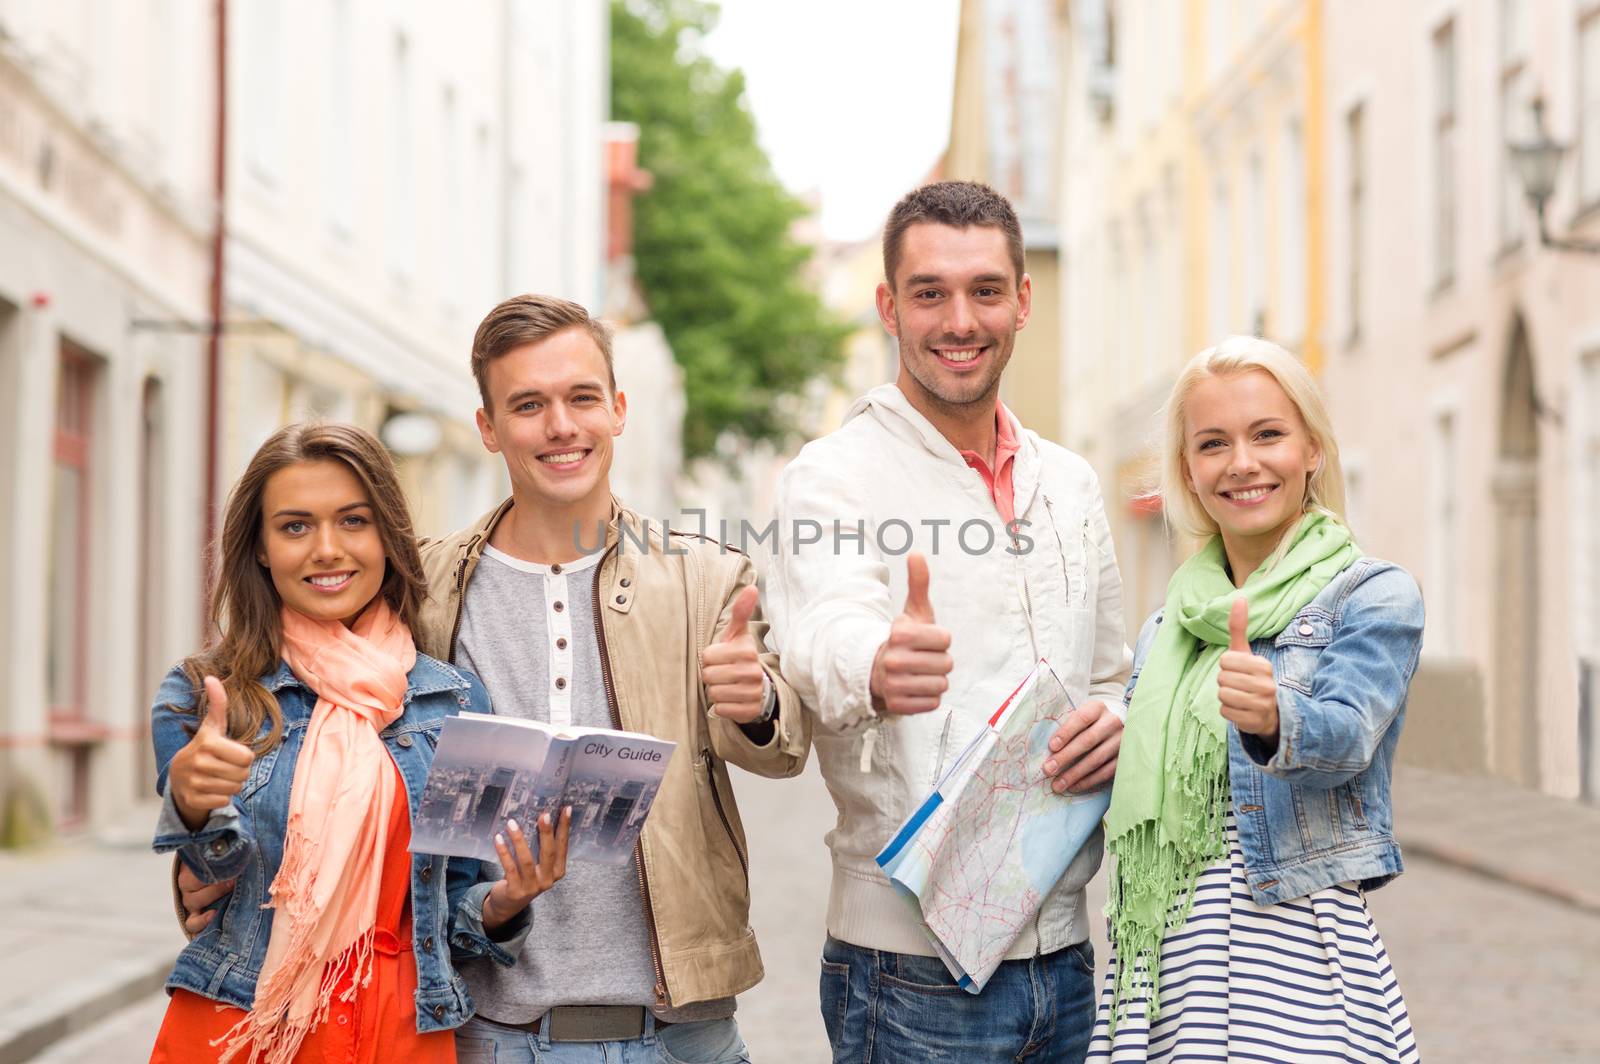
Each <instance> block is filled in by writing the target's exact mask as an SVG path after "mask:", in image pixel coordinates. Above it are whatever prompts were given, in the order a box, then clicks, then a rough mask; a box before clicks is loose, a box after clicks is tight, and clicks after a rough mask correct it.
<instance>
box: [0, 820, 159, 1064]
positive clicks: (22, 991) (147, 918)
mask: <svg viewBox="0 0 1600 1064" xmlns="http://www.w3.org/2000/svg"><path fill="white" fill-rule="evenodd" d="M156 809H157V807H156V805H155V804H154V803H149V804H139V805H135V806H133V807H131V808H130V809H129V810H128V812H127V815H126V816H125V817H123V818H120V819H119V823H118V825H117V826H116V827H115V828H114V829H113V830H110V831H105V832H100V833H97V834H96V835H95V836H93V837H91V838H84V839H75V840H72V841H69V842H63V843H59V844H57V845H55V846H51V847H48V848H44V849H40V850H30V851H24V852H20V853H18V852H14V851H8V850H0V912H3V913H4V914H5V919H4V920H3V921H0V958H4V961H3V963H0V1064H13V1062H15V1061H24V1060H28V1059H30V1058H32V1057H33V1056H34V1054H36V1053H38V1052H39V1051H40V1050H42V1049H43V1048H45V1047H46V1046H48V1045H50V1044H51V1043H53V1042H56V1041H57V1040H59V1039H61V1038H63V1037H65V1036H67V1035H69V1034H71V1033H73V1032H74V1031H77V1030H80V1029H82V1028H84V1027H88V1026H91V1025H93V1024H94V1023H96V1022H98V1021H99V1020H101V1019H104V1018H105V1017H106V1016H107V1015H109V1014H110V1013H112V1012H113V1011H115V1010H116V1009H117V1008H120V1007H121V1006H123V1005H126V1004H129V1003H130V1002H132V1001H135V1000H137V999H138V998H140V997H142V996H146V995H149V994H151V993H153V992H155V991H157V990H159V989H160V987H161V985H162V983H163V982H165V980H166V977H167V973H168V972H169V971H171V969H172V962H173V960H174V959H175V958H176V957H177V955H178V950H179V948H180V947H181V946H182V945H183V934H182V932H181V931H179V929H178V922H177V919H176V917H174V916H173V913H172V902H171V900H170V898H171V893H170V886H169V884H170V882H171V879H170V870H171V867H172V864H171V860H172V859H171V858H170V857H158V856H156V855H155V854H154V853H152V852H151V851H150V835H151V831H152V829H153V828H154V825H155V822H156Z"/></svg>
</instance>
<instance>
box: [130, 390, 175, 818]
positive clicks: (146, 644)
mask: <svg viewBox="0 0 1600 1064" xmlns="http://www.w3.org/2000/svg"><path fill="white" fill-rule="evenodd" d="M143 415H144V416H143V433H142V435H141V438H140V441H139V488H140V491H139V572H138V575H137V581H138V583H137V587H138V595H139V609H140V616H139V622H140V623H139V631H138V633H137V635H136V637H135V638H136V641H137V644H138V654H139V662H138V667H139V690H140V691H141V692H148V691H154V690H155V689H156V688H157V687H159V686H160V685H161V677H162V676H163V675H164V673H165V672H166V669H167V666H168V664H169V663H168V662H167V661H166V653H167V647H166V645H165V644H164V641H163V640H162V638H161V630H162V625H163V624H164V623H165V621H166V617H167V599H168V593H167V578H166V567H165V565H164V564H163V563H164V559H165V555H164V548H165V547H166V544H167V522H166V517H167V475H166V473H167V470H166V463H167V434H166V417H165V403H164V399H163V396H162V392H161V382H160V381H159V380H157V379H156V378H155V377H147V378H146V379H145V382H144V397H143ZM141 721H142V725H141V727H142V732H141V736H140V737H141V738H142V739H143V740H144V741H143V742H140V743H139V744H138V751H137V756H138V758H139V762H138V772H137V774H136V775H135V777H134V778H135V781H136V783H137V788H138V789H137V793H138V794H139V795H140V796H143V795H145V794H149V793H150V791H151V790H152V789H153V788H154V787H155V785H156V766H155V761H154V760H153V759H152V758H151V756H150V742H149V739H150V730H149V729H150V725H149V717H142V718H141Z"/></svg>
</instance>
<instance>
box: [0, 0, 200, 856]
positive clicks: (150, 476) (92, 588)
mask: <svg viewBox="0 0 1600 1064" xmlns="http://www.w3.org/2000/svg"><path fill="white" fill-rule="evenodd" d="M214 40H215V34H214V28H213V22H212V19H211V14H210V10H209V8H207V7H206V6H204V5H198V4H185V3H159V4H151V5H149V6H148V7H144V6H140V7H135V6H134V5H130V4H107V5H103V6H100V5H90V4H86V3H72V4H67V3H59V4H58V3H45V2H42V0H0V248H3V249H4V252H3V253H0V476H3V478H4V479H3V480H0V604H3V608H0V646H3V647H4V653H3V660H4V662H5V677H4V690H3V693H0V844H4V843H9V842H16V841H27V840H28V839H30V838H34V837H37V836H38V835H40V834H42V833H44V832H47V831H48V830H49V829H50V827H51V826H52V824H59V825H62V826H67V827H71V826H76V825H84V824H88V823H90V822H92V821H93V820H94V819H96V818H97V817H98V816H100V815H101V814H103V813H106V812H108V811H110V810H114V809H118V808H120V807H122V806H123V805H124V804H125V803H127V802H128V801H129V800H130V799H131V798H133V797H134V796H135V795H136V794H139V795H150V794H152V793H153V791H152V787H153V779H154V772H153V769H152V768H151V766H150V765H149V756H148V754H147V753H145V751H146V750H147V749H148V746H149V744H148V742H147V740H146V739H145V733H146V722H147V720H148V708H147V707H148V701H147V700H148V697H149V695H150V694H151V693H152V692H154V690H155V688H156V685H157V682H158V681H159V679H160V676H161V674H162V672H164V671H165V669H166V667H167V666H169V665H170V664H171V663H172V661H173V660H174V659H175V658H176V656H177V655H178V654H180V653H182V652H183V651H184V650H185V649H186V648H189V647H192V646H193V645H194V644H195V642H196V641H197V639H198V628H199V620H200V598H201V586H200V585H201V575H202V566H201V555H202V545H203V543H204V513H203V508H202V497H203V484H202V481H203V476H204V468H205V467H204V456H205V439H206V437H205V429H206V421H205V417H204V392H205V366H206V344H205V340H204V336H203V334H204V332H205V326H204V324H203V323H204V322H205V321H206V320H207V319H208V317H209V305H210V298H209V297H210V286H211V280H212V271H211V237H212V222H213V214H214V205H215V196H214V185H213V178H214V168H213V165H212V158H213V151H214V145H215V140H214V120H213V115H214V113H215V110H216V94H215V91H214V88H215V85H216V78H215V70H216V63H215V54H216V53H215V50H214V48H213V47H212V46H213V44H214Z"/></svg>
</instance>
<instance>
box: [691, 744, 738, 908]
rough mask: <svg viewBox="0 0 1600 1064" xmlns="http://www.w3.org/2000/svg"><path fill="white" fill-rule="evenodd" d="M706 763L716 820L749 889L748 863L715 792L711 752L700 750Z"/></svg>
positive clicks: (715, 777) (714, 767) (715, 778)
mask: <svg viewBox="0 0 1600 1064" xmlns="http://www.w3.org/2000/svg"><path fill="white" fill-rule="evenodd" d="M701 753H702V754H704V755H705V762H706V780H707V782H708V783H710V785H711V804H712V805H714V806H716V807H717V819H718V820H720V821H722V830H723V831H725V832H727V833H728V841H729V842H731V843H733V852H734V854H736V855H737V856H738V858H739V867H740V868H742V869H744V889H745V890H749V889H750V861H749V859H748V858H746V857H745V855H744V850H743V849H741V848H740V846H739V837H738V836H737V835H735V834H734V833H733V822H732V821H730V820H729V819H728V813H727V810H726V809H725V808H724V807H723V805H722V794H721V793H720V792H719V791H718V790H717V766H716V764H715V763H714V762H713V761H712V756H711V751H710V750H709V749H707V750H702V751H701Z"/></svg>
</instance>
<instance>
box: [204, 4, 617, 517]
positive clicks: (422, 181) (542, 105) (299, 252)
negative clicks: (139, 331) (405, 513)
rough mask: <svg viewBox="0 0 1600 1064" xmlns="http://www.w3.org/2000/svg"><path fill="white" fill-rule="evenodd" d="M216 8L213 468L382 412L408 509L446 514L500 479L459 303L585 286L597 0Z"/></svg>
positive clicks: (591, 211)
mask: <svg viewBox="0 0 1600 1064" xmlns="http://www.w3.org/2000/svg"><path fill="white" fill-rule="evenodd" d="M228 10H229V15H230V19H231V25H230V34H229V55H228V70H229V75H228V77H229V101H230V104H231V105H232V106H231V117H230V120H229V121H230V126H229V131H228V194H227V223H226V224H227V234H228V243H227V248H226V260H227V302H228V314H229V317H230V320H231V321H235V322H238V323H239V328H237V329H236V330H234V331H232V332H230V333H229V338H228V344H227V352H226V357H225V373H224V379H223V384H224V389H225V408H224V419H223V420H224V424H225V425H226V426H227V427H228V432H227V438H226V449H225V458H224V461H223V467H222V468H223V476H224V479H225V480H231V479H232V477H233V476H235V475H236V474H237V473H238V472H239V470H241V469H242V468H243V466H244V463H245V462H247V461H248V460H249V457H250V455H251V454H252V453H254V450H255V448H256V447H257V445H258V444H259V443H260V442H261V441H262V440H263V439H264V438H265V437H266V436H267V435H268V434H270V433H271V432H272V431H273V430H274V429H276V428H277V427H279V426H280V425H282V424H284V423H286V422H288V421H292V420H296V419H299V418H302V417H306V416H310V415H320V416H325V417H332V418H337V419H341V420H350V421H355V422H358V423H360V424H362V425H365V426H366V427H368V428H371V429H373V430H375V431H376V430H380V429H382V428H383V427H384V426H385V425H386V424H388V425H390V426H391V427H392V428H393V429H394V431H391V432H390V433H386V434H385V435H386V442H388V443H389V444H390V445H391V448H392V449H394V450H395V451H396V452H397V456H398V457H399V458H400V463H401V467H402V476H403V478H404V482H405V484H406V487H407V489H408V492H409V493H410V495H411V498H412V499H413V501H414V504H415V507H416V520H417V527H418V529H419V530H420V531H421V532H423V533H424V534H438V533H442V532H445V531H448V530H449V529H451V528H454V527H456V526H459V525H460V524H462V523H464V522H466V521H468V520H470V519H471V518H472V517H474V516H476V515H477V514H478V513H479V512H481V511H482V510H484V509H487V508H488V507H489V506H490V505H492V503H493V502H494V501H496V500H497V499H498V497H499V496H500V494H501V493H502V491H503V488H504V481H503V474H502V473H501V471H500V461H499V459H498V458H496V457H494V456H492V455H488V454H486V453H485V452H484V450H483V447H482V444H481V443H480V442H479V440H478V433H477V430H476V428H475V427H474V426H473V417H472V415H473V411H474V410H475V409H476V407H477V405H478V398H477V392H476V388H475V386H474V384H473V380H472V377H471V375H470V373H469V372H468V369H467V360H468V354H469V351H470V348H471V340H472V333H473V330H474V329H475V328H476V327H477V324H478V321H479V320H480V319H481V318H482V316H483V314H484V313H485V312H486V311H488V309H489V308H490V307H492V306H493V305H494V304H495V303H496V302H498V301H499V300H501V299H503V298H505V297H506V296H508V295H513V294H516V293H519V292H528V291H536V292H544V293H549V294H554V295H560V296H565V297H567V298H570V299H575V300H577V301H578V302H580V303H583V304H584V305H585V306H588V307H591V308H596V309H598V308H599V307H600V306H601V305H602V302H603V286H604V277H605V259H604V218H605V203H606V179H605V174H604V171H603V165H604V135H603V131H602V130H603V124H604V120H605V116H606V109H607V103H606V99H607V95H606V94H607V87H606V86H607V81H608V76H609V68H608V65H607V54H608V46H607V34H608V31H607V12H606V5H605V4H604V3H603V2H602V0H580V2H565V0H506V2H499V3H491V2H488V0H478V2H475V3H470V4H466V5H455V6H445V5H436V4H411V3H407V4H390V3H386V2H384V0H329V2H327V3H316V4H313V3H277V2H273V0H230V3H229V6H228ZM402 414H411V415H420V416H413V417H408V418H406V419H405V420H404V421H401V422H398V424H396V423H395V422H394V421H393V420H392V419H394V418H395V417H396V415H402Z"/></svg>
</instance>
